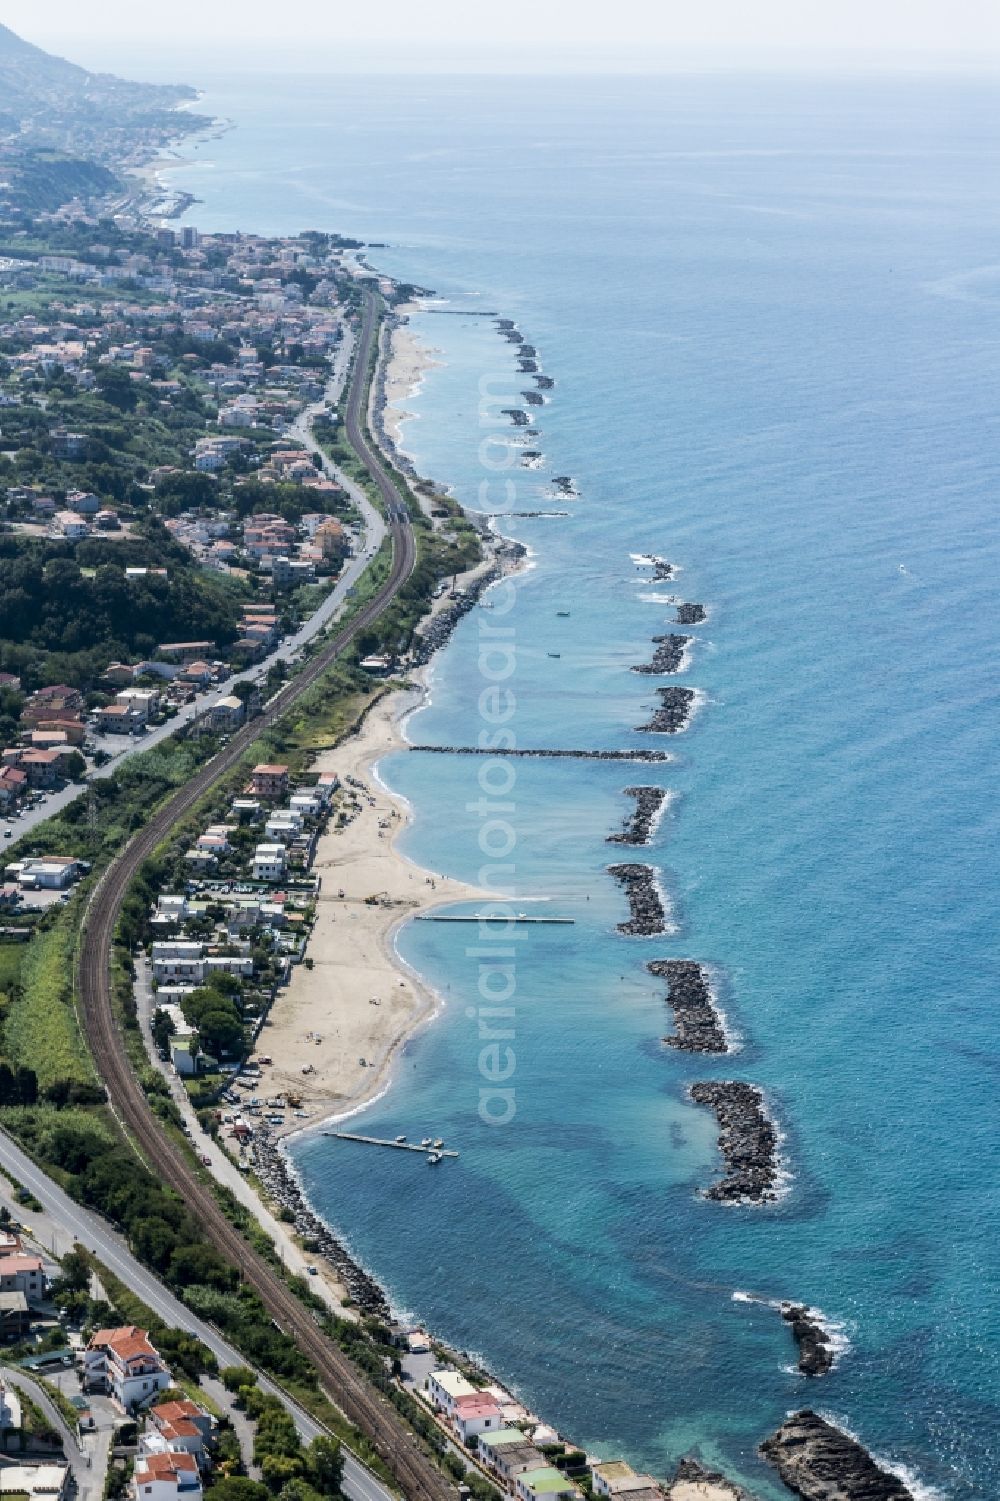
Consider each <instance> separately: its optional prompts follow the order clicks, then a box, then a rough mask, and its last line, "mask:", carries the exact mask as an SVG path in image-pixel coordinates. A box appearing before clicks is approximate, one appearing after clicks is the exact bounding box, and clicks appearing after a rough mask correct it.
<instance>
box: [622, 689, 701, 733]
mask: <svg viewBox="0 0 1000 1501" xmlns="http://www.w3.org/2000/svg"><path fill="white" fill-rule="evenodd" d="M656 692H657V696H658V697H659V700H660V707H659V708H658V709H654V710H653V716H652V718H651V719H650V720H649V722H648V723H647V724H637V725H636V730H637V731H638V732H639V733H640V734H655V735H676V734H678V733H679V732H680V731H681V730H683V729H684V727H685V726H686V724H687V722H688V720H689V719H690V718H691V710H692V708H693V707H694V697H695V694H694V689H693V688H657V690H656Z"/></svg>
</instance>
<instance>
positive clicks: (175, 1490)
mask: <svg viewBox="0 0 1000 1501" xmlns="http://www.w3.org/2000/svg"><path fill="white" fill-rule="evenodd" d="M133 1484H134V1486H135V1495H136V1501H181V1498H182V1497H183V1501H201V1495H202V1488H201V1475H200V1473H199V1470H198V1461H197V1460H196V1459H195V1457H194V1455H193V1454H175V1453H173V1452H172V1451H171V1452H168V1453H166V1454H140V1455H139V1456H138V1458H137V1459H136V1462H135V1473H134V1476H133Z"/></svg>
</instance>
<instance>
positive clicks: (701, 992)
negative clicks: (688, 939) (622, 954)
mask: <svg viewBox="0 0 1000 1501" xmlns="http://www.w3.org/2000/svg"><path fill="white" fill-rule="evenodd" d="M646 968H647V969H648V970H649V972H650V974H651V975H656V976H657V977H658V978H659V979H662V980H666V982H667V1005H668V1006H669V1007H670V1008H671V1010H672V1011H673V1013H674V1027H675V1030H674V1032H673V1033H672V1034H671V1035H670V1036H669V1037H665V1038H664V1039H663V1041H664V1042H665V1043H666V1045H667V1047H668V1048H679V1049H680V1050H681V1051H682V1052H685V1053H728V1052H729V1043H728V1041H727V1039H726V1032H725V1028H724V1027H723V1025H722V1018H721V1017H720V1015H719V1013H718V1011H717V1010H716V1009H715V1004H714V1001H713V997H712V992H711V990H710V988H709V985H708V981H707V979H706V977H705V971H704V969H703V967H702V966H701V965H700V964H698V963H697V962H696V961H695V960H694V959H653V960H652V961H651V963H649V964H647V965H646Z"/></svg>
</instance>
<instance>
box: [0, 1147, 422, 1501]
mask: <svg viewBox="0 0 1000 1501" xmlns="http://www.w3.org/2000/svg"><path fill="white" fill-rule="evenodd" d="M0 1168H2V1169H3V1171H4V1172H6V1173H8V1174H9V1175H10V1176H12V1177H14V1178H16V1179H17V1181H18V1182H19V1183H22V1184H23V1185H24V1187H25V1188H27V1189H28V1190H29V1191H30V1192H31V1193H32V1194H34V1196H35V1198H36V1199H37V1200H38V1202H39V1203H40V1204H41V1205H42V1206H43V1207H44V1209H45V1212H46V1214H47V1215H49V1216H50V1217H51V1218H52V1219H53V1220H55V1221H57V1222H58V1223H59V1224H60V1225H61V1226H63V1227H65V1229H67V1230H68V1231H69V1232H70V1234H71V1235H72V1237H73V1239H74V1241H75V1242H76V1243H77V1244H78V1245H81V1246H84V1247H85V1248H86V1249H87V1250H88V1251H90V1252H92V1253H93V1255H94V1256H96V1257H97V1259H98V1261H100V1262H101V1263H102V1264H103V1265H104V1266H106V1267H107V1269H108V1271H109V1272H111V1273H113V1275H114V1276H116V1277H117V1278H118V1279H119V1280H120V1281H122V1282H124V1283H125V1285H126V1286H127V1287H129V1288H131V1289H132V1291H133V1292H134V1293H135V1295H136V1296H137V1297H139V1298H141V1299H142V1301H143V1302H144V1303H145V1304H146V1305H147V1306H148V1307H149V1308H151V1309H152V1310H153V1312H154V1313H155V1314H158V1315H159V1317H160V1318H161V1319H163V1321H164V1323H166V1324H170V1325H172V1326H173V1327H175V1328H178V1329H187V1330H189V1331H190V1333H191V1334H196V1335H197V1336H198V1338H199V1339H200V1340H201V1341H202V1343H203V1344H205V1345H207V1346H208V1348H209V1349H210V1350H211V1351H212V1354H213V1355H214V1356H215V1358H216V1360H217V1361H218V1362H219V1366H220V1368H221V1367H224V1366H228V1365H246V1364H247V1361H246V1357H245V1356H243V1355H241V1354H240V1352H239V1351H238V1350H237V1349H235V1348H234V1347H233V1346H232V1345H230V1344H227V1342H226V1341H225V1340H224V1339H223V1338H222V1337H221V1335H220V1334H219V1333H218V1331H217V1330H215V1329H214V1328H213V1327H212V1325H211V1324H206V1323H205V1321H204V1320H203V1319H200V1318H198V1317H197V1316H196V1315H195V1314H193V1313H192V1312H191V1310H190V1308H186V1307H185V1306H184V1304H183V1303H182V1302H181V1301H180V1300H179V1299H178V1298H175V1297H174V1295H173V1293H172V1292H170V1291H169V1290H168V1289H167V1288H166V1287H164V1285H163V1283H162V1282H160V1281H159V1280H158V1279H157V1278H156V1277H154V1276H153V1274H152V1273H151V1272H149V1271H147V1269H146V1268H145V1267H144V1266H143V1265H142V1263H141V1262H140V1261H137V1260H136V1258H135V1257H134V1256H133V1255H132V1252H131V1251H130V1250H129V1248H128V1246H127V1245H126V1244H125V1241H124V1240H123V1239H122V1237H121V1236H120V1235H119V1234H118V1233H117V1231H115V1230H112V1229H111V1227H110V1225H109V1224H108V1223H107V1221H106V1220H103V1219H101V1218H100V1216H99V1215H96V1214H93V1213H92V1212H91V1211H90V1210H89V1209H85V1208H84V1207H83V1206H82V1205H81V1204H77V1203H76V1202H75V1200H73V1199H71V1198H70V1197H69V1195H68V1194H67V1193H65V1192H64V1190H63V1189H61V1188H60V1187H59V1185H58V1184H57V1183H54V1182H53V1181H52V1179H51V1178H49V1177H47V1176H46V1174H45V1173H43V1172H42V1170H41V1168H39V1167H37V1166H36V1165H35V1163H34V1162H32V1160H31V1158H30V1157H29V1156H28V1155H27V1153H26V1152H24V1151H23V1150H22V1149H21V1147H19V1146H18V1145H17V1143H16V1142H15V1141H13V1140H12V1139H11V1138H10V1137H9V1136H7V1135H6V1134H5V1133H4V1132H2V1131H0ZM22 1212H23V1213H24V1214H25V1216H26V1217H27V1218H29V1220H30V1211H28V1210H24V1211H22ZM258 1383H259V1385H260V1386H261V1388H262V1389H263V1390H264V1391H267V1392H273V1393H274V1395H275V1396H276V1397H278V1398H279V1399H280V1401H281V1402H282V1404H283V1405H284V1407H285V1408H286V1410H287V1411H288V1413H289V1414H290V1415H291V1417H292V1419H293V1420H294V1422H295V1426H296V1428H297V1429H298V1431H299V1434H300V1436H301V1437H302V1439H303V1441H304V1442H306V1443H309V1442H310V1441H311V1440H312V1439H314V1438H316V1437H317V1436H318V1435H319V1434H321V1433H326V1431H327V1430H326V1429H325V1428H324V1427H323V1425H322V1424H321V1423H317V1422H316V1420H315V1418H312V1417H310V1416H309V1414H308V1413H307V1412H304V1411H303V1409H302V1408H301V1407H299V1406H298V1404H297V1403H296V1402H293V1401H292V1399H291V1398H290V1397H288V1396H286V1395H285V1393H284V1392H283V1391H282V1390H281V1388H280V1387H278V1386H276V1385H275V1384H274V1382H273V1381H271V1380H270V1378H269V1377H267V1376H265V1375H264V1374H263V1373H262V1372H258ZM32 1395H34V1393H32ZM46 1411H47V1409H46ZM56 1426H57V1427H59V1428H60V1431H61V1429H62V1427H63V1426H64V1425H63V1424H62V1422H61V1420H60V1422H59V1423H57V1424H56ZM67 1454H68V1455H71V1456H73V1457H75V1460H76V1462H77V1463H79V1449H78V1447H75V1446H74V1448H72V1449H69V1448H68V1449H67ZM344 1494H345V1495H346V1496H349V1497H350V1498H351V1501H390V1498H391V1497H392V1495H393V1493H392V1491H391V1490H390V1489H389V1488H388V1486H385V1485H383V1483H382V1482H381V1481H380V1480H379V1479H378V1477H377V1476H375V1475H373V1474H372V1473H371V1471H370V1470H369V1469H368V1468H367V1467H366V1466H365V1465H363V1464H362V1463H361V1461H360V1460H358V1459H356V1458H355V1457H354V1456H353V1455H352V1454H350V1453H347V1452H346V1451H345V1455H344Z"/></svg>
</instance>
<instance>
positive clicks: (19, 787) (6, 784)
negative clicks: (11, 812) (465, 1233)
mask: <svg viewBox="0 0 1000 1501" xmlns="http://www.w3.org/2000/svg"><path fill="white" fill-rule="evenodd" d="M27 790H28V775H27V772H24V771H22V770H21V768H20V767H19V766H0V807H5V808H6V807H10V805H11V804H13V803H16V802H18V801H20V799H21V798H22V797H23V796H24V794H25V793H26V792H27Z"/></svg>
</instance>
